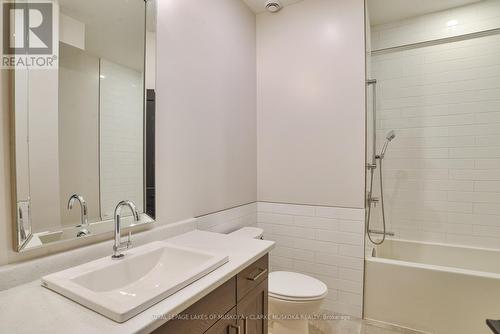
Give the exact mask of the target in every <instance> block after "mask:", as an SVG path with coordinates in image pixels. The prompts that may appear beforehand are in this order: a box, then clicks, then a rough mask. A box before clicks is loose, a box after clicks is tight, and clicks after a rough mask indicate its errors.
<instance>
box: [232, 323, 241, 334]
mask: <svg viewBox="0 0 500 334" xmlns="http://www.w3.org/2000/svg"><path fill="white" fill-rule="evenodd" d="M229 328H231V329H236V334H241V326H236V325H229Z"/></svg>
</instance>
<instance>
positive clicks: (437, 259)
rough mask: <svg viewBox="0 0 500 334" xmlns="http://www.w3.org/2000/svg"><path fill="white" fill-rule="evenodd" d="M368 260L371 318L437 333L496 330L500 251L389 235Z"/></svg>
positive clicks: (367, 297)
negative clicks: (492, 323)
mask: <svg viewBox="0 0 500 334" xmlns="http://www.w3.org/2000/svg"><path fill="white" fill-rule="evenodd" d="M374 255H375V256H371V257H367V259H366V280H365V304H364V305H365V309H364V315H365V318H367V319H372V320H378V321H383V322H387V323H391V324H396V325H400V326H404V327H409V328H412V329H417V330H421V331H425V332H428V333H434V334H483V333H484V334H491V331H490V330H489V329H488V327H487V326H486V324H485V320H486V319H487V318H493V319H500V251H497V250H490V249H480V248H470V247H456V246H448V245H442V244H434V243H424V242H412V241H405V240H387V241H386V242H385V243H384V244H383V245H382V246H377V247H375V254H374Z"/></svg>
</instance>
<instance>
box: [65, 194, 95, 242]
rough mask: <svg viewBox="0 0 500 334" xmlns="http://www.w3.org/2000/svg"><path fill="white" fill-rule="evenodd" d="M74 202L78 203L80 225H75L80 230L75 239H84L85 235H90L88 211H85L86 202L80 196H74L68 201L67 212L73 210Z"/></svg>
mask: <svg viewBox="0 0 500 334" xmlns="http://www.w3.org/2000/svg"><path fill="white" fill-rule="evenodd" d="M75 201H78V202H79V203H80V211H81V214H80V225H77V227H81V230H80V231H78V234H77V237H79V238H80V237H84V236H87V235H90V231H89V229H88V227H89V219H88V209H87V202H86V201H85V199H84V198H83V196H82V195H78V194H74V195H72V196H71V197H70V198H69V201H68V210H71V209H73V205H74V204H75Z"/></svg>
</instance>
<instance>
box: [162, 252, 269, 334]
mask: <svg viewBox="0 0 500 334" xmlns="http://www.w3.org/2000/svg"><path fill="white" fill-rule="evenodd" d="M268 268H269V256H268V255H265V256H263V257H262V258H260V259H259V260H257V261H255V262H254V263H252V264H251V265H249V266H248V267H246V268H245V269H243V270H242V271H241V272H240V273H238V274H237V275H236V276H235V277H233V278H231V279H230V280H228V281H227V282H225V283H224V284H223V285H222V286H220V287H219V288H217V289H216V290H214V291H212V292H211V293H210V294H208V295H207V296H206V297H204V298H202V299H201V300H200V301H198V302H197V303H195V304H193V305H192V306H190V307H189V308H188V309H187V310H185V311H184V312H182V313H181V314H180V315H179V316H178V317H177V318H176V319H173V320H170V321H169V322H167V323H166V324H165V325H163V326H162V327H160V328H158V329H157V330H155V331H154V332H153V333H154V334H267V312H268V304H267V297H268V270H269V269H268Z"/></svg>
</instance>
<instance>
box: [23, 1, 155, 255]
mask: <svg viewBox="0 0 500 334" xmlns="http://www.w3.org/2000/svg"><path fill="white" fill-rule="evenodd" d="M52 6H53V15H52V16H53V20H55V22H58V24H55V25H54V27H56V28H55V29H56V30H57V31H55V33H54V36H56V37H57V41H58V43H53V44H54V48H55V50H54V54H55V55H56V57H55V59H56V60H57V63H58V64H57V67H56V68H51V69H33V68H28V69H16V70H15V71H14V73H15V74H14V76H15V80H14V91H15V94H14V117H13V118H14V122H13V132H14V133H15V140H14V152H15V177H16V197H17V201H16V208H15V209H16V216H17V219H16V231H17V235H16V237H17V240H16V244H17V248H18V251H23V250H28V249H34V248H38V247H42V246H44V245H47V244H52V243H54V242H61V241H64V240H68V239H77V238H85V237H92V236H95V235H98V234H102V233H106V232H110V231H112V230H113V213H114V209H115V207H116V205H117V204H118V203H119V202H120V201H122V200H130V201H132V202H133V203H135V205H136V207H137V209H138V210H139V212H140V213H141V214H140V219H139V221H138V222H137V221H135V220H133V219H132V215H130V216H129V217H126V218H125V219H124V220H123V224H124V226H123V227H124V228H127V227H135V226H138V225H143V224H147V223H151V222H153V221H154V218H155V166H154V160H155V156H154V138H155V136H154V127H155V62H156V59H155V53H156V52H155V41H156V33H155V30H156V4H155V0H148V1H144V0H106V1H102V0H85V1H81V0H58V1H54V2H52Z"/></svg>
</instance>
